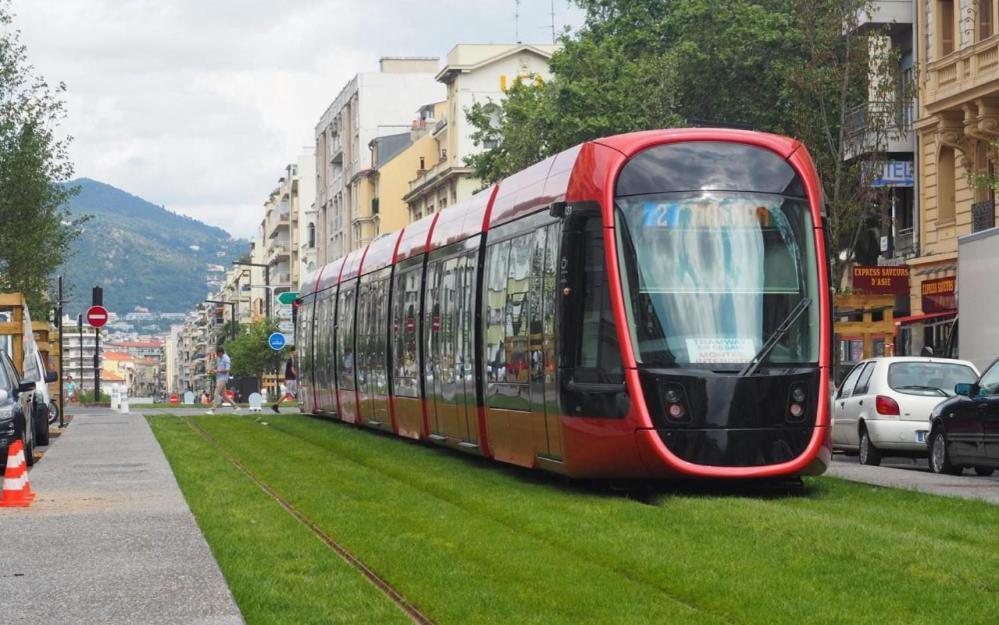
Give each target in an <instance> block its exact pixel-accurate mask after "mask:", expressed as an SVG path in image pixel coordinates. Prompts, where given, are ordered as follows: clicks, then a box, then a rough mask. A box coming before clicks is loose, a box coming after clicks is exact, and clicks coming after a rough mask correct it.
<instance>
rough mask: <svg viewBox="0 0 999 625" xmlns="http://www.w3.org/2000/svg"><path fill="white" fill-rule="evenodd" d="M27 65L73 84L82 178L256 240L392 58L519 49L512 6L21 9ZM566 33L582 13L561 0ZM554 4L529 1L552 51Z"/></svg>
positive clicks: (65, 5) (70, 98) (531, 17)
mask: <svg viewBox="0 0 999 625" xmlns="http://www.w3.org/2000/svg"><path fill="white" fill-rule="evenodd" d="M12 2H13V12H14V14H15V17H14V24H15V27H16V28H18V29H19V30H20V31H21V37H22V41H23V43H25V44H26V45H27V46H28V58H29V60H30V62H31V63H32V64H33V65H34V66H35V69H36V71H37V72H38V73H40V74H41V75H42V76H44V77H45V78H46V79H47V80H48V81H49V82H50V83H56V82H59V81H63V82H65V83H66V85H67V88H68V91H67V94H66V98H65V100H66V104H67V108H68V118H67V119H66V120H65V121H64V123H63V125H62V129H63V131H64V132H65V134H68V135H70V136H72V137H73V142H72V145H71V148H70V157H71V159H72V160H73V163H74V166H75V175H76V176H77V177H80V176H86V177H88V178H93V179H95V180H100V181H102V182H106V183H108V184H111V185H114V186H116V187H118V188H121V189H124V190H125V191H128V192H130V193H133V194H135V195H138V196H140V197H142V198H144V199H146V200H148V201H150V202H153V203H154V204H159V205H164V206H166V208H168V209H169V210H172V211H174V212H177V213H181V214H184V215H188V216H191V217H194V218H195V219H199V220H201V221H203V222H205V223H208V224H211V225H214V226H219V227H222V228H224V229H225V230H227V231H228V232H229V233H230V234H232V235H233V236H235V237H243V238H250V237H252V236H253V235H254V233H255V232H256V230H257V227H258V226H259V224H260V221H261V219H262V217H263V214H262V206H263V203H264V200H265V199H266V198H267V195H268V194H269V193H270V191H271V190H272V189H273V188H274V187H275V185H276V184H277V180H278V178H279V177H280V176H281V174H282V172H283V170H284V168H285V166H286V165H287V164H288V163H291V162H293V161H295V160H296V158H297V156H298V155H299V154H300V153H301V152H302V150H303V148H308V147H311V146H313V145H314V141H315V139H314V132H315V126H316V123H317V122H318V120H319V116H320V115H321V114H322V112H323V111H324V110H325V109H326V107H327V106H328V105H329V104H330V102H332V101H333V98H334V97H336V95H337V93H338V92H339V91H340V89H341V88H342V87H343V85H344V84H345V83H346V82H347V81H348V80H350V78H351V77H353V75H354V74H356V73H357V72H361V71H377V69H378V59H379V58H380V57H382V56H438V57H440V58H441V59H443V58H444V57H445V55H446V54H447V52H448V50H450V49H451V47H453V46H454V44H456V43H511V42H514V41H516V40H517V21H516V20H515V19H514V12H515V5H516V2H515V1H514V0H431V1H430V2H427V1H412V0H280V1H277V2H275V1H274V0H12ZM554 8H555V22H556V29H557V30H558V31H561V30H562V29H563V28H564V27H565V26H569V27H572V28H575V27H578V26H579V25H580V24H581V22H582V13H581V11H580V10H579V9H578V8H577V7H575V6H574V5H572V4H571V3H569V2H568V1H567V0H554ZM551 12H552V2H551V0H522V1H521V2H520V19H519V35H520V40H521V41H524V42H525V43H550V42H551V37H552V33H551V22H552V18H551Z"/></svg>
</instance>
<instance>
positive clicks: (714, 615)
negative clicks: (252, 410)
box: [270, 422, 739, 625]
mask: <svg viewBox="0 0 999 625" xmlns="http://www.w3.org/2000/svg"><path fill="white" fill-rule="evenodd" d="M333 423H334V424H335V425H336V426H338V427H339V426H344V427H346V425H345V424H343V423H341V422H333ZM270 427H271V428H272V429H273V430H275V431H277V432H281V433H282V434H284V435H286V436H290V437H292V438H294V439H296V440H297V441H299V443H300V444H303V445H309V446H312V447H316V448H318V449H324V448H323V447H322V446H321V445H318V444H317V443H315V442H314V441H310V440H308V439H307V438H304V437H302V436H300V435H298V434H296V433H295V432H292V431H289V430H288V429H287V428H286V427H283V426H282V425H280V424H275V423H273V422H272V423H271V424H270ZM337 457H338V458H339V459H340V460H344V461H346V462H350V463H351V464H353V465H355V466H358V467H361V468H363V469H365V470H366V471H373V472H375V473H378V474H379V475H380V476H382V477H383V478H385V479H389V480H392V481H394V482H397V483H399V484H403V485H405V486H407V487H409V488H412V489H414V490H417V491H419V492H421V493H423V494H425V495H427V496H429V497H432V498H434V499H437V500H439V501H441V502H444V503H447V504H449V505H452V506H454V507H455V508H458V509H460V510H463V511H465V512H468V513H471V514H474V515H478V516H480V517H484V518H486V519H488V520H489V521H491V522H493V523H497V524H498V525H501V526H502V527H504V528H506V529H508V530H511V531H513V532H517V533H521V534H524V535H526V536H529V537H530V538H532V539H533V540H536V541H538V542H539V543H542V544H545V545H548V546H550V547H554V548H556V549H559V550H562V551H564V552H566V553H570V554H572V555H573V556H574V557H576V558H578V559H579V560H581V561H582V562H586V563H587V564H590V565H592V566H597V567H600V568H604V569H607V570H609V571H611V572H613V573H615V574H617V575H620V576H621V577H623V578H625V579H627V580H628V581H630V582H632V583H634V584H638V585H640V586H642V587H645V588H647V589H649V590H651V591H653V592H655V593H656V594H658V595H660V596H662V597H663V598H664V599H666V600H668V601H670V602H672V603H673V604H675V605H677V606H681V607H683V608H685V609H687V610H690V611H691V612H692V613H699V614H701V615H703V616H705V617H708V618H711V619H713V620H714V621H715V622H718V623H722V624H724V625H739V622H738V621H734V620H732V617H731V615H723V614H720V613H718V612H715V611H713V610H710V609H708V608H705V607H703V606H701V605H698V604H696V603H694V602H692V601H690V600H688V599H686V598H683V597H680V596H677V595H676V594H673V593H672V592H670V591H669V590H668V589H666V588H663V587H662V586H659V585H658V584H657V583H656V582H655V581H653V580H650V579H647V578H645V577H643V576H641V575H638V574H636V573H635V572H634V571H632V570H629V569H627V568H625V567H623V566H618V565H616V564H613V563H609V562H606V561H601V560H599V559H598V558H595V557H593V555H592V554H589V553H586V552H583V551H580V550H579V549H576V548H575V547H574V546H572V545H571V544H569V543H565V542H560V541H557V540H552V539H551V538H550V537H548V536H545V535H544V534H541V533H539V532H537V531H534V530H533V529H531V528H530V527H528V526H526V525H518V524H516V523H511V522H510V521H509V520H508V519H506V518H503V517H501V516H498V515H496V514H493V513H491V512H490V511H489V510H484V509H481V508H480V507H479V506H474V505H468V504H467V503H466V502H463V501H461V500H460V499H458V498H456V497H452V496H449V495H448V494H446V493H441V492H439V491H438V490H436V489H433V488H431V487H428V486H426V485H423V484H420V483H418V482H415V481H411V480H407V479H404V478H403V477H401V476H399V475H396V474H394V473H392V472H389V471H385V470H384V468H383V467H380V466H377V465H372V464H369V463H366V462H364V461H362V460H359V459H357V458H354V457H352V456H351V455H350V454H343V453H341V454H339V455H338V456H337ZM639 505H647V504H639Z"/></svg>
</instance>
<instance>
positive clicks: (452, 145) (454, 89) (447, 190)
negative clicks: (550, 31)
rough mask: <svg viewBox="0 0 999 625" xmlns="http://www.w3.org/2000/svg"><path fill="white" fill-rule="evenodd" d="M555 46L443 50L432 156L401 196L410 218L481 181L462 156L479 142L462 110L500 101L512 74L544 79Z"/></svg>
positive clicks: (462, 195) (462, 196)
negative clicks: (441, 102)
mask: <svg viewBox="0 0 999 625" xmlns="http://www.w3.org/2000/svg"><path fill="white" fill-rule="evenodd" d="M556 49H557V46H554V45H548V44H534V45H532V44H459V45H457V46H455V47H454V48H452V49H451V51H450V52H448V55H447V65H445V66H444V69H442V70H441V71H440V72H438V73H437V76H436V78H437V80H438V81H440V82H442V83H444V84H445V85H446V86H447V104H446V107H445V111H444V114H443V115H442V116H439V118H437V119H435V121H434V123H433V127H432V128H431V129H430V137H431V138H432V139H433V141H434V148H435V149H434V157H435V158H434V160H433V162H427V163H426V167H425V168H424V169H422V170H421V171H419V172H418V175H416V177H415V179H412V181H411V182H410V183H409V190H408V192H407V193H406V195H405V197H404V200H405V201H406V203H407V204H408V206H409V212H410V220H413V221H415V220H417V219H419V218H421V217H424V216H426V215H429V214H431V213H435V212H437V211H439V210H441V209H443V208H446V207H448V206H450V205H452V204H455V203H457V202H461V201H463V200H466V199H468V198H470V197H471V196H472V195H473V194H474V193H475V192H476V191H478V190H479V188H480V187H481V183H480V182H479V181H478V180H476V179H474V178H473V177H472V169H471V168H470V167H468V166H467V165H466V164H465V158H466V157H468V156H470V155H472V154H476V153H478V152H480V151H482V150H483V149H484V148H483V147H476V146H475V145H474V143H473V142H472V136H471V135H472V132H474V128H472V127H471V125H470V124H469V123H468V121H467V119H466V117H465V111H466V110H467V109H468V108H470V107H471V106H472V105H473V104H477V103H478V104H486V103H488V102H496V103H499V102H500V101H501V100H502V99H503V97H504V93H505V92H506V90H507V88H509V86H510V85H512V84H513V82H514V81H515V80H529V81H544V80H548V78H549V76H550V70H549V68H548V61H549V60H550V59H551V56H552V54H553V53H554V52H555V50H556ZM428 101H429V100H428Z"/></svg>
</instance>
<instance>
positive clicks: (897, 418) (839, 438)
mask: <svg viewBox="0 0 999 625" xmlns="http://www.w3.org/2000/svg"><path fill="white" fill-rule="evenodd" d="M977 379H978V370H977V369H975V365H973V364H971V363H970V362H968V361H966V360H950V359H944V358H922V357H915V356H913V357H904V356H903V357H894V358H869V359H867V360H864V361H862V362H860V363H859V364H857V366H855V367H854V368H853V369H852V370H850V373H849V374H848V375H847V376H846V379H844V380H843V384H842V385H841V386H840V387H839V389H838V390H837V391H836V394H835V395H834V396H833V435H832V436H833V448H834V449H840V450H846V451H856V452H858V454H859V455H860V462H861V463H863V464H867V465H874V466H877V465H879V464H880V463H881V458H882V457H883V456H907V457H926V455H927V452H926V437H927V436H928V435H929V431H930V422H929V417H930V413H931V412H932V411H933V408H934V407H936V405H937V404H939V403H940V402H942V401H944V400H945V399H947V398H948V397H952V396H953V395H954V386H955V385H956V384H962V383H974V382H975V381H976V380H977Z"/></svg>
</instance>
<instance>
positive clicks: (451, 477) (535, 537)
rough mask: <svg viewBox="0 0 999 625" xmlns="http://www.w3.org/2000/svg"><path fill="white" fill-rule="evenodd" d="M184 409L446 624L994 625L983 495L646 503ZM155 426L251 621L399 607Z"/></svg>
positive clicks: (331, 431) (989, 510) (213, 454)
mask: <svg viewBox="0 0 999 625" xmlns="http://www.w3.org/2000/svg"><path fill="white" fill-rule="evenodd" d="M193 420H194V422H195V423H197V424H198V425H199V426H200V427H202V428H204V429H205V430H206V431H207V432H209V433H210V434H211V435H212V436H213V437H215V438H216V439H217V440H218V441H220V442H221V444H222V445H224V447H225V449H226V450H227V451H228V452H229V453H232V454H233V455H235V456H236V457H238V458H239V459H240V461H241V462H243V463H244V464H245V465H246V466H248V467H249V468H250V469H251V470H252V471H253V472H254V473H255V474H256V475H257V476H258V478H260V479H262V480H264V481H265V482H267V483H268V484H269V485H270V486H271V487H272V488H274V489H275V490H277V491H279V492H280V493H281V494H282V495H283V496H284V497H285V498H287V499H288V500H290V501H291V502H292V503H293V504H294V505H295V506H296V507H297V508H298V509H300V510H301V511H302V512H304V513H305V514H307V515H308V516H309V517H311V519H312V520H313V521H315V522H316V523H317V524H318V525H319V526H320V527H322V528H323V530H324V531H325V532H327V533H328V534H330V535H331V536H333V538H334V539H336V540H337V541H339V542H340V543H341V544H342V545H344V546H345V547H347V548H348V549H349V550H351V551H352V552H353V553H354V554H355V555H356V556H357V557H359V558H360V559H361V560H363V561H364V562H365V563H366V564H367V565H368V566H369V567H371V568H372V569H374V570H375V571H376V572H378V574H379V575H381V576H382V577H383V578H384V579H386V580H388V581H389V582H390V583H391V584H392V585H393V586H394V587H395V588H396V589H398V590H399V591H400V592H401V593H402V594H403V595H405V596H406V598H407V599H408V600H409V601H411V602H412V603H413V604H415V605H416V606H418V607H419V608H420V609H421V610H422V611H423V612H424V613H425V614H427V615H429V616H430V618H432V619H433V620H434V621H435V622H436V623H438V624H439V625H444V624H451V623H453V624H455V625H458V624H462V625H464V624H466V623H517V624H521V623H539V624H541V623H544V624H558V623H566V624H569V623H594V624H596V623H600V624H604V623H636V624H637V623H643V624H644V623H761V624H763V623H766V624H769V623H788V624H799V623H830V624H833V623H835V624H837V625H838V624H842V623H851V624H853V623H877V624H879V625H880V624H882V623H900V624H901V623H904V624H914V623H995V622H999V602H997V600H996V597H997V592H999V532H997V531H996V529H997V527H999V507H995V506H991V505H988V504H984V503H978V502H971V501H964V500H955V499H945V498H940V497H933V496H928V495H920V494H916V493H910V492H905V491H899V490H890V489H880V488H874V487H868V486H863V485H858V484H852V483H848V482H842V481H839V480H835V479H831V478H817V479H810V480H808V482H807V489H806V492H805V494H803V495H799V496H790V497H759V496H757V497H745V496H735V495H731V494H727V495H726V494H709V493H703V492H697V491H692V490H690V489H673V490H669V489H664V490H663V491H662V492H661V493H659V494H657V495H656V496H654V497H653V498H652V505H648V504H645V503H640V502H637V501H634V500H631V499H628V498H625V497H622V496H618V495H614V494H612V493H609V492H607V491H604V490H601V489H595V488H591V487H586V486H581V485H578V484H573V483H569V482H567V481H565V480H562V479H559V478H555V477H549V476H546V475H542V474H537V473H531V472H527V471H522V470H519V469H513V468H507V467H503V466H502V465H496V464H491V463H487V462H483V461H477V460H475V459H472V458H468V457H465V456H463V455H460V454H457V453H453V452H448V451H445V450H439V449H435V448H431V447H427V446H422V445H417V444H412V443H409V442H406V441H401V440H397V439H394V438H391V437H386V436H379V435H376V434H374V433H371V432H366V431H362V430H359V429H356V428H354V427H352V426H346V425H343V424H337V423H330V422H325V421H318V420H314V419H310V418H307V417H302V416H297V415H274V414H267V415H265V417H263V418H261V419H255V418H251V417H245V416H244V417H239V416H236V417H230V416H227V415H226V416H214V417H198V418H195V419H193ZM261 421H265V422H266V423H268V425H262V424H261ZM150 422H151V424H152V426H153V429H154V431H155V432H156V434H157V436H158V437H159V439H160V442H161V444H162V445H163V447H164V449H165V450H166V453H167V457H168V458H169V459H170V461H171V463H172V464H173V466H174V471H175V473H176V474H177V479H178V481H179V482H180V484H181V487H182V488H183V490H184V493H185V495H186V497H187V498H188V501H189V502H190V504H191V508H192V509H193V510H194V513H195V515H196V516H197V518H198V522H199V523H200V524H201V527H202V529H203V530H204V532H205V535H206V537H207V539H208V541H209V544H211V546H212V549H213V551H214V553H215V554H216V557H217V558H218V560H219V563H220V565H221V567H222V570H223V572H224V573H225V575H226V578H227V580H228V581H229V584H230V588H232V590H233V593H234V595H235V597H236V600H237V602H238V603H239V605H240V608H241V609H242V610H243V613H244V615H245V617H246V619H247V622H248V623H250V624H251V625H252V624H254V623H306V622H316V623H319V622H357V623H389V622H396V621H400V619H402V618H403V617H402V613H401V612H399V611H398V610H397V609H396V608H395V607H394V606H393V605H392V604H391V603H390V602H389V601H388V600H387V599H384V598H382V597H381V595H380V594H378V593H377V591H375V590H374V588H373V587H371V586H370V585H368V584H367V582H365V581H363V579H362V578H361V576H360V575H359V574H357V573H355V572H353V571H352V570H351V569H349V568H348V567H347V566H346V565H345V564H342V562H341V561H340V560H339V559H338V558H337V557H336V556H335V555H334V554H333V553H332V552H330V551H329V550H328V548H327V547H325V546H324V545H322V543H320V541H319V540H318V539H316V538H315V537H313V536H312V535H311V534H310V533H309V532H308V530H306V529H304V528H303V527H302V526H301V525H300V524H299V523H298V522H297V521H296V520H295V519H294V518H293V517H291V516H290V515H289V514H288V513H287V512H285V511H284V510H283V509H282V508H280V507H279V506H278V504H277V503H274V502H273V501H272V500H270V499H269V498H268V497H267V496H266V495H264V494H263V493H262V492H261V491H260V490H259V488H257V487H256V486H255V485H253V484H252V482H250V481H249V480H248V479H247V478H246V477H245V476H243V475H242V474H241V473H239V472H238V471H236V470H235V469H234V468H232V465H230V464H229V463H227V462H226V461H224V460H222V459H221V457H220V456H219V453H218V451H217V449H215V448H214V447H212V446H210V445H209V444H207V443H206V442H205V441H204V439H202V438H201V437H200V436H198V435H197V434H195V433H194V432H192V430H190V429H189V428H188V427H187V426H186V425H185V424H184V423H183V422H182V421H180V420H179V419H177V418H175V417H152V418H150ZM220 493H221V494H220ZM388 615H392V617H394V618H395V621H393V620H392V618H390V617H389V616H388ZM402 622H405V620H404V619H403V620H402Z"/></svg>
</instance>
